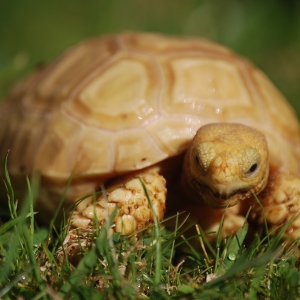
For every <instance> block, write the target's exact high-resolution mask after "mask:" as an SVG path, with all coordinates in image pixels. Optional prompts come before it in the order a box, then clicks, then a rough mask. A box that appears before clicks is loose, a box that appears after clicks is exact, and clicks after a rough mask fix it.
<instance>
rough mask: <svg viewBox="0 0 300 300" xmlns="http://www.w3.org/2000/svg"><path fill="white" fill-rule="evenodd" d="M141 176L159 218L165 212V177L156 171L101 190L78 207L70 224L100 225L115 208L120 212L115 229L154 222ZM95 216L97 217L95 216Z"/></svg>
mask: <svg viewBox="0 0 300 300" xmlns="http://www.w3.org/2000/svg"><path fill="white" fill-rule="evenodd" d="M141 180H142V181H143V183H144V185H145V187H146V189H147V191H148V194H149V196H150V201H152V205H153V209H154V212H155V215H156V218H157V219H158V221H160V220H162V218H163V216H164V213H165V201H166V181H165V179H164V178H163V177H162V176H161V175H159V174H158V173H156V172H147V173H143V174H139V175H136V176H135V177H133V178H132V179H130V180H128V181H127V182H126V181H125V182H124V183H123V184H121V185H120V186H119V187H117V188H115V189H113V190H110V189H109V187H108V192H107V193H106V192H104V193H101V195H99V196H98V197H97V199H96V201H95V203H94V202H93V201H92V202H91V203H90V204H89V205H87V206H86V207H84V208H83V209H82V210H80V209H77V210H76V211H74V213H73V214H72V216H71V222H70V223H71V228H83V229H91V228H92V227H93V225H94V222H98V224H99V225H100V226H102V225H103V224H105V222H106V219H107V217H108V216H110V215H111V214H112V213H113V211H114V210H115V209H117V214H116V217H115V219H114V224H113V226H112V230H113V231H115V232H121V233H122V234H130V233H132V232H134V231H137V230H140V229H143V228H145V227H146V226H147V225H148V224H150V223H153V214H152V208H151V206H150V204H149V201H148V199H147V196H146V194H145V191H144V188H143V186H142V183H141ZM95 217H96V219H97V220H94V218H95Z"/></svg>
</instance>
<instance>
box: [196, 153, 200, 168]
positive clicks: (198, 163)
mask: <svg viewBox="0 0 300 300" xmlns="http://www.w3.org/2000/svg"><path fill="white" fill-rule="evenodd" d="M195 162H196V164H197V165H198V166H200V160H199V157H198V155H196V156H195Z"/></svg>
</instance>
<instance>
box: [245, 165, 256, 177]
mask: <svg viewBox="0 0 300 300" xmlns="http://www.w3.org/2000/svg"><path fill="white" fill-rule="evenodd" d="M257 168H258V164H257V163H255V164H253V165H252V166H251V167H250V168H249V170H248V171H247V172H246V173H245V175H246V176H251V175H252V174H253V173H255V171H256V170H257Z"/></svg>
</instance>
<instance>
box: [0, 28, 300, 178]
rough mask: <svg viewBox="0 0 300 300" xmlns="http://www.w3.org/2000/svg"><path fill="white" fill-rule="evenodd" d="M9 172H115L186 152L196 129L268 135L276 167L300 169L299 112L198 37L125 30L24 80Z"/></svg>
mask: <svg viewBox="0 0 300 300" xmlns="http://www.w3.org/2000/svg"><path fill="white" fill-rule="evenodd" d="M0 120H1V121H0V123H1V126H0V145H1V148H0V159H1V161H3V159H4V157H5V155H6V153H7V150H8V149H10V150H11V151H10V155H9V163H8V167H9V172H10V174H11V175H12V176H19V175H23V174H24V175H25V174H29V173H31V172H33V171H39V172H40V173H41V175H42V176H43V177H45V178H50V179H51V180H53V181H55V180H61V181H64V180H67V179H68V178H69V176H70V174H71V173H72V172H74V176H75V178H80V179H88V178H92V177H93V178H94V177H97V178H101V179H103V180H106V179H109V178H112V177H114V176H116V175H118V174H124V173H127V172H130V171H134V170H138V169H143V168H145V167H148V166H151V165H153V164H156V163H159V162H161V161H163V160H165V159H167V158H169V157H172V156H176V155H178V154H180V153H182V152H184V151H185V149H186V148H187V147H188V145H189V143H190V141H191V139H192V138H193V136H194V135H195V133H196V131H197V129H198V128H199V127H201V126H202V125H205V124H208V123H215V122H235V123H243V124H246V125H250V126H252V127H255V128H257V129H258V130H260V131H262V132H263V133H264V134H265V135H266V137H267V140H268V144H269V150H270V162H271V164H272V166H273V167H275V168H278V169H280V170H284V171H287V172H290V173H293V174H295V175H300V168H299V165H300V164H298V162H299V161H300V141H299V127H298V121H297V119H296V116H295V113H294V112H293V110H292V108H291V107H290V106H289V104H288V103H287V101H286V100H285V99H284V97H283V96H282V95H281V94H280V92H279V91H278V90H277V89H276V88H275V87H274V86H273V84H272V83H271V82H270V81H269V80H268V79H267V77H266V76H265V75H264V74H263V73H262V72H261V71H260V70H258V69H257V68H255V67H254V66H253V65H252V64H251V63H249V62H248V61H247V60H245V59H244V58H241V57H239V56H237V55H236V54H234V53H233V52H231V51H230V50H228V49H226V48H224V47H222V46H219V45H216V44H214V43H212V42H209V41H207V40H204V39H200V38H176V37H166V36H162V35H155V34H146V33H123V34H119V35H112V36H104V37H100V38H95V39H92V40H88V41H85V42H83V43H81V44H79V45H77V46H75V47H73V48H71V49H70V50H69V51H67V52H66V53H65V54H63V55H62V56H61V57H60V58H58V59H57V60H55V61H54V62H53V63H50V64H49V65H47V66H45V67H42V68H40V69H38V70H36V72H34V73H33V74H32V75H31V76H30V77H29V78H27V79H25V80H24V81H22V82H21V83H19V84H18V85H17V86H16V87H15V88H14V89H13V90H12V92H11V93H10V94H9V95H8V97H7V99H6V101H5V102H4V104H3V105H2V106H1V109H0Z"/></svg>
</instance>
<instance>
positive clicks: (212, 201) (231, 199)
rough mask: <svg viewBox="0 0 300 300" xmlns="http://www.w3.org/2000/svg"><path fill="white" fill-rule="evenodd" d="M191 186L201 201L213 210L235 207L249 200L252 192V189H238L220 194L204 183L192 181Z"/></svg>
mask: <svg viewBox="0 0 300 300" xmlns="http://www.w3.org/2000/svg"><path fill="white" fill-rule="evenodd" d="M192 184H193V185H194V187H196V189H197V190H198V193H199V194H200V197H201V200H203V201H204V202H205V203H206V204H207V205H209V206H210V207H213V208H226V207H230V206H234V205H236V204H237V203H238V202H240V201H243V200H245V199H247V198H249V197H250V196H251V194H252V191H253V190H254V188H253V187H249V188H240V189H235V190H233V191H231V192H230V193H220V192H217V191H214V190H213V189H212V188H211V187H210V186H208V185H206V184H205V183H200V182H198V181H197V180H195V179H194V180H193V181H192Z"/></svg>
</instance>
